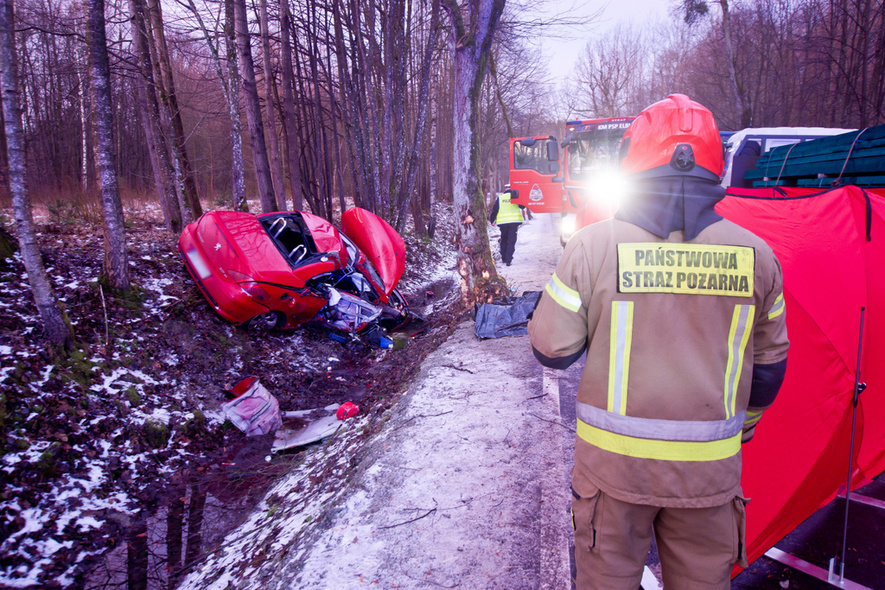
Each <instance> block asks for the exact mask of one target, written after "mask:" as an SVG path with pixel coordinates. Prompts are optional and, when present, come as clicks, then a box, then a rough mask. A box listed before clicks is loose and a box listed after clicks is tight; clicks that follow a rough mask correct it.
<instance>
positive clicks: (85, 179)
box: [77, 45, 95, 194]
mask: <svg viewBox="0 0 885 590" xmlns="http://www.w3.org/2000/svg"><path fill="white" fill-rule="evenodd" d="M78 47H82V45H78ZM77 53H78V57H80V58H81V64H80V66H79V67H78V68H77V81H78V85H77V86H78V93H77V94H78V96H77V98H78V101H77V102H78V103H79V104H78V106H79V107H80V153H81V158H82V160H81V162H80V190H81V191H82V192H83V193H84V194H87V193H89V191H90V190H92V185H93V183H94V178H93V175H94V173H95V172H94V171H95V168H94V167H93V166H91V161H90V160H91V158H90V155H91V154H92V145H91V141H90V140H91V137H90V134H89V117H90V114H91V113H90V108H91V105H90V104H89V82H88V75H87V74H86V72H85V70H84V68H85V67H86V66H85V64H86V63H87V61H88V60H87V58H86V55H85V52H84V54H83V55H79V54H80V51H78V52H77Z"/></svg>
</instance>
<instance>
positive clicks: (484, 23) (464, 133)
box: [438, 0, 504, 305]
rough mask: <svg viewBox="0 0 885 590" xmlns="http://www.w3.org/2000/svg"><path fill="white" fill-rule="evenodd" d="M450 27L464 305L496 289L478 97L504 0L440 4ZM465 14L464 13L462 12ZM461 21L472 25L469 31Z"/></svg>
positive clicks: (454, 186)
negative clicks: (490, 243) (489, 232)
mask: <svg viewBox="0 0 885 590" xmlns="http://www.w3.org/2000/svg"><path fill="white" fill-rule="evenodd" d="M438 1H439V2H440V3H441V4H442V6H443V8H444V9H445V10H446V12H447V13H448V14H449V17H450V19H451V22H452V35H451V37H450V46H451V50H452V59H453V61H454V75H455V80H454V85H455V92H454V107H453V108H454V117H453V118H454V122H455V124H454V133H455V137H454V165H453V177H452V192H453V200H454V207H455V221H456V223H457V224H458V232H457V237H456V239H457V243H458V274H460V275H461V296H462V301H463V303H464V304H465V305H472V304H473V303H474V302H475V301H480V300H484V299H485V298H486V297H489V296H492V295H494V294H496V293H497V292H498V291H499V290H500V283H499V279H498V274H497V271H496V270H495V265H494V262H493V260H492V255H491V252H490V250H489V240H488V232H487V231H486V210H485V197H484V195H483V193H482V184H481V172H480V154H479V129H478V124H479V98H480V90H481V88H482V81H483V78H484V76H485V73H486V69H487V65H488V59H489V53H490V52H491V44H492V40H493V38H494V35H495V30H496V29H497V26H498V21H499V19H500V18H501V13H502V12H503V11H504V0H469V2H467V4H466V6H465V8H461V7H460V6H459V5H458V2H457V1H456V0H438ZM465 10H466V14H464V13H463V12H462V11H465ZM465 21H466V22H467V23H469V24H470V26H469V29H468V27H467V26H465Z"/></svg>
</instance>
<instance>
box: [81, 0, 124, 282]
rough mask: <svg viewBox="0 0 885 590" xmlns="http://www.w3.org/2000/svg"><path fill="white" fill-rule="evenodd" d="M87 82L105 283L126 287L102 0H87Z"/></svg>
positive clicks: (122, 231)
mask: <svg viewBox="0 0 885 590" xmlns="http://www.w3.org/2000/svg"><path fill="white" fill-rule="evenodd" d="M86 7H87V11H88V34H87V42H88V44H89V58H90V66H91V73H92V75H91V78H90V86H91V89H92V105H93V110H94V117H93V127H94V133H95V139H96V141H95V161H96V163H97V164H98V170H99V175H98V183H99V186H100V190H101V206H102V213H103V214H104V247H105V259H104V274H105V278H106V279H107V281H108V285H109V286H110V287H111V288H112V289H115V290H117V291H128V290H129V262H128V256H127V254H126V232H125V228H124V223H123V203H122V201H121V200H120V187H119V185H118V184H117V163H116V152H115V151H114V149H115V146H114V116H113V108H112V105H111V68H110V64H109V62H108V48H107V38H106V33H105V19H104V0H87V3H86Z"/></svg>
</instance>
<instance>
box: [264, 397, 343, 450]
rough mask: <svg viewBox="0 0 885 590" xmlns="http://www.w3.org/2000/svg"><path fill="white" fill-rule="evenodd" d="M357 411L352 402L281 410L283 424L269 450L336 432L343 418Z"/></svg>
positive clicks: (296, 444)
mask: <svg viewBox="0 0 885 590" xmlns="http://www.w3.org/2000/svg"><path fill="white" fill-rule="evenodd" d="M358 413H359V407H358V406H357V405H355V404H353V403H352V402H344V403H343V404H340V405H339V404H331V405H328V406H326V407H325V408H318V409H313V410H298V411H294V412H283V418H284V419H285V421H284V425H283V427H282V428H280V429H279V430H277V433H276V436H275V437H274V441H273V445H272V446H271V452H272V453H279V452H280V451H285V450H290V449H296V448H298V447H303V446H305V445H309V444H310V443H314V442H317V441H320V440H322V439H324V438H328V437H330V436H332V435H333V434H335V433H336V432H338V430H339V429H340V428H341V427H342V426H343V423H342V421H343V420H344V419H345V418H350V417H352V416H355V415H357V414H358Z"/></svg>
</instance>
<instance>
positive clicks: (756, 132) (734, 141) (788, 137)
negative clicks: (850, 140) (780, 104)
mask: <svg viewBox="0 0 885 590" xmlns="http://www.w3.org/2000/svg"><path fill="white" fill-rule="evenodd" d="M849 131H856V129H836V128H833V127H756V128H748V129H742V130H740V131H738V132H736V133H734V134H732V135H731V137H729V138H728V140H727V141H726V142H725V173H724V174H723V176H722V181H721V182H720V184H721V185H722V186H724V187H726V188H728V187H730V186H736V187H741V188H752V186H753V185H752V183H751V181H748V180H744V174H745V173H746V172H747V170H752V169H754V168H755V167H756V160H758V159H759V156H761V155H762V154H764V153H765V152H767V151H769V150H770V149H772V148H776V147H778V146H781V145H791V144H794V143H799V142H800V141H810V140H812V139H817V138H819V137H827V136H830V135H841V134H842V133H848V132H849Z"/></svg>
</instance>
